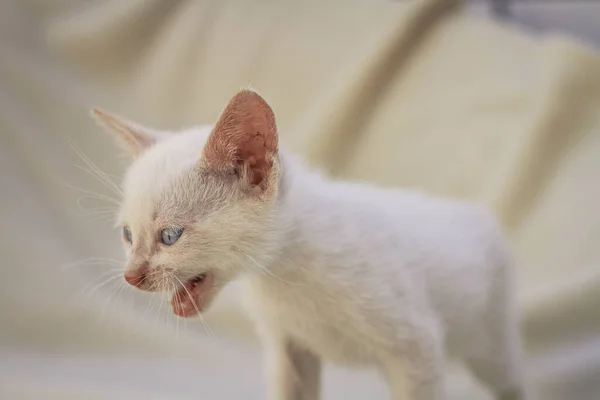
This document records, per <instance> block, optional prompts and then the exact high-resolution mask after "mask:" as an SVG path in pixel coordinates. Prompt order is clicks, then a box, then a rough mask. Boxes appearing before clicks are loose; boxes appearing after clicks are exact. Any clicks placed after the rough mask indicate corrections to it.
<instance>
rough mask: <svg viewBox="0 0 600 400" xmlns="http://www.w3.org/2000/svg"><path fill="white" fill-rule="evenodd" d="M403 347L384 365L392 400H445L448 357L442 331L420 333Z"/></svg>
mask: <svg viewBox="0 0 600 400" xmlns="http://www.w3.org/2000/svg"><path fill="white" fill-rule="evenodd" d="M403 348H404V351H402V354H399V355H397V357H396V358H393V359H391V360H388V361H387V362H386V363H385V366H384V368H385V371H384V372H385V375H386V378H387V381H388V385H389V388H390V393H391V400H443V399H444V398H445V394H444V370H445V362H444V358H445V357H444V348H443V340H442V339H441V337H440V335H439V334H438V330H437V329H435V328H431V329H428V328H425V329H418V330H416V331H415V335H414V337H412V338H411V339H410V340H407V341H406V342H405V343H404V345H403Z"/></svg>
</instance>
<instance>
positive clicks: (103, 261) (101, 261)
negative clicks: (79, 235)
mask: <svg viewBox="0 0 600 400" xmlns="http://www.w3.org/2000/svg"><path fill="white" fill-rule="evenodd" d="M107 264H108V265H121V264H123V261H120V260H115V259H112V258H98V257H90V258H84V259H83V260H78V261H75V262H72V263H69V264H65V265H63V266H61V267H59V268H60V269H61V270H63V271H64V270H69V269H73V268H79V267H88V266H95V265H107Z"/></svg>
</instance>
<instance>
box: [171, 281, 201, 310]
mask: <svg viewBox="0 0 600 400" xmlns="http://www.w3.org/2000/svg"><path fill="white" fill-rule="evenodd" d="M196 289H197V286H196V285H194V284H192V283H190V282H188V283H186V284H185V286H182V287H180V288H179V289H177V290H176V291H175V293H173V299H172V300H171V304H172V305H173V313H174V314H175V315H177V316H179V317H193V316H194V315H196V314H198V313H199V311H200V309H201V305H200V304H199V300H200V299H199V296H198V295H199V293H198V291H197V290H196Z"/></svg>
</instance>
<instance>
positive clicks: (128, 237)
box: [123, 226, 131, 243]
mask: <svg viewBox="0 0 600 400" xmlns="http://www.w3.org/2000/svg"><path fill="white" fill-rule="evenodd" d="M123 239H125V240H126V241H127V243H131V230H130V229H129V228H128V227H126V226H124V227H123Z"/></svg>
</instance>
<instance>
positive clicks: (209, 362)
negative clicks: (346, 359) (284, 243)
mask: <svg viewBox="0 0 600 400" xmlns="http://www.w3.org/2000/svg"><path fill="white" fill-rule="evenodd" d="M248 84H251V85H252V86H253V87H254V88H256V89H258V90H259V91H260V92H261V93H262V94H263V95H264V96H265V97H266V98H267V99H268V100H269V101H270V102H271V103H272V105H273V107H274V108H275V110H276V112H277V116H278V121H279V126H280V130H281V135H282V138H283V140H284V143H285V144H286V145H287V147H289V148H291V149H293V150H295V151H297V152H299V153H301V154H303V155H304V156H306V157H307V158H308V159H309V160H310V161H311V162H312V163H313V164H314V165H317V166H320V167H322V168H325V169H326V170H328V171H329V172H330V173H332V174H333V175H336V176H343V177H347V178H353V179H360V180H368V181H374V182H378V183H379V184H382V185H402V186H410V187H418V188H422V189H425V190H427V191H430V192H432V193H434V194H440V195H449V196H456V197H461V198H470V199H475V200H478V201H481V202H482V203H484V204H487V205H488V206H490V207H491V208H492V209H494V210H495V211H496V212H497V213H498V215H499V216H500V218H501V219H502V220H503V222H504V223H505V225H506V227H507V232H508V233H509V235H510V237H511V239H512V241H513V243H514V248H515V251H516V255H517V258H518V261H519V267H520V270H519V271H520V277H521V278H522V279H521V280H522V285H521V287H520V295H521V299H522V302H521V304H522V308H523V311H524V316H525V321H524V332H525V334H526V338H527V343H528V352H529V355H530V358H531V363H530V365H531V371H532V375H533V376H534V377H535V380H536V382H537V384H538V385H537V386H538V388H539V391H540V398H541V399H544V400H563V399H575V400H585V399H597V398H598V393H600V383H598V382H596V379H595V378H594V377H597V376H598V374H600V318H599V317H598V312H597V310H598V308H599V306H600V289H598V288H599V287H600V285H599V284H598V282H600V213H599V212H598V211H597V209H598V204H600V179H599V178H600V56H598V54H596V53H595V52H594V51H592V50H591V49H588V48H585V47H583V46H582V45H580V44H578V43H576V42H574V41H572V40H570V39H567V38H563V37H543V38H533V37H531V36H530V35H528V34H527V33H524V32H518V31H516V30H515V29H514V28H510V27H503V26H499V25H497V24H495V23H492V22H490V21H485V20H481V19H476V18H474V17H471V16H469V15H467V14H466V13H465V12H464V11H463V10H461V8H460V7H458V6H457V4H455V2H454V1H452V0H447V1H446V0H427V1H418V2H411V1H396V2H382V1H381V2H376V1H367V0H343V1H342V0H329V1H317V0H315V1H304V2H293V1H271V0H260V1H253V2H242V1H226V0H214V1H208V0H207V1H193V0H128V1H123V0H107V1H100V0H96V1H90V2H80V1H75V0H61V1H52V2H50V1H46V0H5V1H2V2H0V188H2V189H0V190H1V195H0V200H1V205H2V207H0V221H2V225H1V227H0V252H1V254H2V264H3V266H2V269H1V271H2V272H1V275H0V302H1V303H0V304H2V308H1V311H0V351H1V352H2V353H1V354H2V357H0V370H1V371H2V374H0V397H1V398H7V399H25V398H33V399H38V398H45V399H47V398H53V399H54V398H55V399H64V398H74V399H80V398H90V399H92V398H94V399H96V398H98V399H108V398H110V399H133V398H142V397H143V398H145V399H175V398H177V399H179V398H181V399H193V398H206V399H221V398H244V399H254V398H256V399H258V398H263V397H264V384H263V380H262V373H261V369H260V367H259V365H260V363H261V357H260V350H259V348H258V347H257V346H256V342H255V341H254V339H253V335H252V329H251V325H250V324H249V323H248V321H247V319H246V318H245V316H244V313H243V311H241V308H240V307H239V303H238V287H237V286H236V285H232V286H231V287H229V288H228V290H227V291H226V292H225V293H224V294H223V296H221V298H220V300H219V301H218V302H217V304H216V306H215V309H214V310H213V311H211V312H210V313H209V315H208V316H207V319H208V323H209V325H210V328H211V331H212V332H213V335H207V334H205V329H204V328H203V326H202V324H201V323H200V322H198V321H194V322H192V321H188V322H186V323H185V324H184V323H183V322H177V321H176V320H175V319H174V318H173V317H171V316H169V314H168V310H166V307H164V306H165V304H162V308H160V307H161V304H160V298H155V299H153V302H152V304H151V307H150V308H148V307H147V305H148V302H149V299H148V297H146V296H144V295H139V294H134V293H130V292H128V291H127V292H126V291H123V290H121V288H122V286H119V284H118V282H120V280H119V279H118V278H115V280H113V281H106V279H107V278H110V277H113V276H116V275H115V274H117V272H116V270H114V268H116V267H118V266H119V265H118V264H114V265H113V264H111V263H107V262H103V261H101V260H89V261H87V262H83V263H82V262H80V263H75V264H74V265H75V266H69V264H73V263H74V262H76V261H78V260H82V259H87V258H89V257H103V258H114V259H121V258H122V255H121V249H120V245H119V240H118V233H117V232H116V231H114V230H113V229H112V228H111V226H110V224H107V223H104V222H100V221H98V219H105V218H107V217H108V216H109V214H108V213H109V212H110V210H109V209H106V208H102V209H101V210H98V209H99V208H100V207H107V206H113V204H111V203H110V202H102V201H96V200H93V199H91V198H89V196H88V197H85V196H87V195H88V194H87V193H84V192H83V191H82V190H86V191H93V192H97V193H100V194H102V195H104V196H114V194H113V193H111V191H110V189H108V188H107V187H106V186H104V185H102V184H101V183H100V182H99V181H98V180H97V179H95V178H93V177H92V176H91V174H89V173H87V172H85V171H82V170H81V169H80V168H78V167H77V166H76V165H79V166H86V165H85V164H84V162H83V161H82V160H81V158H80V157H79V156H78V155H77V152H76V151H75V149H79V150H80V151H81V152H83V153H84V154H85V155H87V157H89V158H90V159H91V160H92V161H93V162H94V163H95V164H97V165H98V167H99V168H100V169H101V170H102V171H105V172H106V173H108V174H113V175H119V174H121V173H122V171H123V169H124V168H125V166H126V164H127V160H124V159H123V158H121V157H119V156H118V154H117V153H116V151H115V148H114V146H113V143H112V142H111V139H110V138H109V137H108V135H105V134H104V133H102V132H101V130H100V128H98V127H97V126H95V125H94V123H93V122H92V121H91V120H90V119H89V118H88V115H87V110H88V108H89V107H91V106H95V105H99V106H102V107H104V108H107V109H110V110H113V111H116V112H118V113H120V114H123V115H126V116H128V117H130V118H132V119H136V120H138V121H139V122H142V123H144V124H146V125H150V126H153V127H157V128H168V129H173V128H178V127H185V126H189V125H194V124H201V123H210V122H211V121H214V119H215V118H216V117H217V116H218V114H219V112H220V110H221V109H222V107H223V106H224V104H225V103H226V101H227V100H228V98H229V97H230V96H231V95H232V94H233V93H234V92H235V91H236V90H237V89H239V88H240V87H242V86H247V85H248ZM70 143H71V144H70ZM86 168H89V167H86ZM114 179H115V180H117V178H114ZM81 196H84V197H85V198H83V199H80V203H81V206H82V207H83V210H82V209H81V208H79V207H78V205H77V204H78V203H77V201H78V198H80V197H81ZM90 209H95V211H92V212H90V211H89V210H90ZM111 269H113V271H112V272H111ZM111 274H112V275H111ZM103 282H104V283H105V284H104V285H101V284H102V283H103ZM98 285H101V286H98ZM92 292H93V293H92ZM159 309H160V310H162V311H161V312H160V313H159V311H157V310H159ZM146 310H148V311H147V312H145V311H146ZM159 316H160V318H159ZM100 353H105V354H104V355H103V356H100ZM449 386H450V387H449V392H450V393H451V395H452V397H451V398H452V399H457V400H458V399H465V398H468V399H478V398H482V399H483V398H486V397H485V396H484V395H483V394H482V393H481V392H479V391H478V389H477V388H476V387H475V384H474V383H473V382H472V381H471V380H469V379H468V377H466V375H465V374H464V372H462V370H453V371H452V372H451V378H450V379H449ZM324 392H325V398H329V399H334V398H335V399H342V398H343V399H361V398H385V387H384V386H383V384H382V382H381V381H380V380H379V378H377V377H376V375H375V374H374V373H371V372H369V373H367V372H361V371H347V370H344V369H340V368H329V369H328V371H327V378H326V381H325V389H324Z"/></svg>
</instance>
